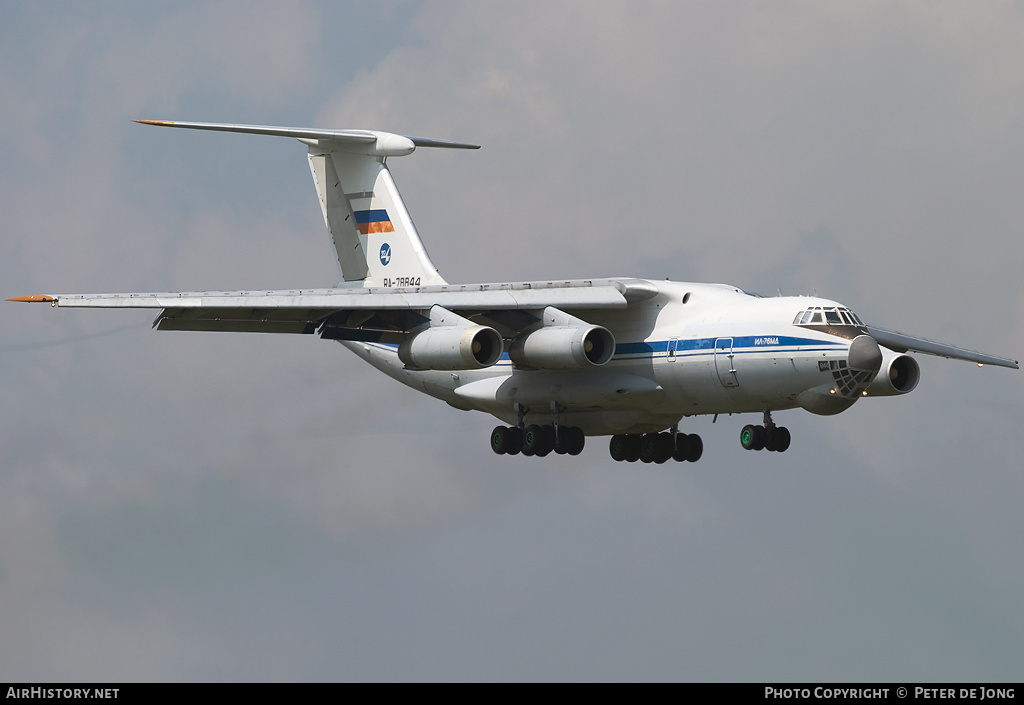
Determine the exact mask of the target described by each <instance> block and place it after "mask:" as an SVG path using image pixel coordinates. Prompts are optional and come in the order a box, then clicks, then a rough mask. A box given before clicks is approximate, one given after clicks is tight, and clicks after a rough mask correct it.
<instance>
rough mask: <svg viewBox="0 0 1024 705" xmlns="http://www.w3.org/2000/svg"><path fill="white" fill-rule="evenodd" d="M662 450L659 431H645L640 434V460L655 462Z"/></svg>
mask: <svg viewBox="0 0 1024 705" xmlns="http://www.w3.org/2000/svg"><path fill="white" fill-rule="evenodd" d="M660 450H661V443H660V439H659V438H658V434H657V433H645V434H644V435H642V436H640V462H642V463H653V462H654V461H655V459H656V458H657V457H658V453H659V451H660Z"/></svg>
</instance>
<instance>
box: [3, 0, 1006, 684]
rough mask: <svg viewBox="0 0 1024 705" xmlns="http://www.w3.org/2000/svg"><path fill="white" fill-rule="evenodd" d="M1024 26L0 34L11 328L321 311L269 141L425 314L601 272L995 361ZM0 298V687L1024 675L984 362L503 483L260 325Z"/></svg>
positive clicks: (292, 184) (647, 16)
mask: <svg viewBox="0 0 1024 705" xmlns="http://www.w3.org/2000/svg"><path fill="white" fill-rule="evenodd" d="M1022 66H1024V5H1021V4H1019V3H1010V2H990V3H984V4H970V5H968V4H966V3H963V4H961V3H932V2H904V3H899V4H893V3H889V2H856V3H852V2H851V3H815V2H808V3H770V4H765V3H738V2H732V3H685V2H670V3H613V2H603V3H569V2H562V3H555V4H552V3H515V4H513V5H509V4H507V3H487V2H465V3H459V2H425V3H418V2H417V3H412V2H398V1H391V2H381V3H365V4H348V5H343V6H340V7H339V6H336V5H335V4H333V3H331V4H318V3H306V2H293V3H284V2H274V3H268V4H264V5H259V4H255V3H250V2H245V3H242V2H234V3H233V2H227V3H205V2H204V3H172V4H169V5H168V4H163V5H159V6H158V5H149V4H145V5H141V6H140V5H138V4H137V3H123V4H117V3H102V4H98V3H97V4H92V5H90V4H82V3H67V4H63V5H62V4H58V3H32V4H29V3H4V4H3V5H0V127H2V129H0V180H2V184H0V214H2V216H0V222H2V230H3V235H2V237H0V262H2V263H3V267H2V271H3V277H2V281H3V287H2V289H3V291H2V292H0V293H3V295H4V298H6V297H7V296H15V295H21V294H29V293H42V292H101V291H139V290H157V291H165V290H187V289H196V288H235V287H238V288H271V287H291V286H324V285H330V284H332V283H333V282H334V277H335V266H336V265H335V264H334V262H333V260H332V252H331V248H330V245H329V241H328V239H327V236H326V233H325V230H324V226H323V222H322V219H321V216H320V211H319V208H318V206H317V202H316V196H315V192H314V189H313V187H312V181H311V179H310V176H309V171H308V167H307V165H306V160H305V155H304V150H303V149H302V147H301V146H300V145H298V144H296V143H295V142H294V141H290V140H285V139H275V138H259V137H253V136H239V135H216V134H203V133H182V132H178V131H171V130H159V129H155V128H147V127H143V126H140V125H136V124H133V123H131V122H130V120H131V119H132V118H153V119H169V120H197V121H224V122H248V123H264V124H285V125H296V126H315V127H336V128H342V127H358V128H376V129H383V130H389V131H394V132H400V133H406V134H416V135H424V136H430V137H437V138H442V139H455V140H464V141H475V142H478V143H480V144H482V145H483V146H484V148H483V149H481V150H480V151H479V152H473V153H466V152H453V153H447V152H439V151H430V150H421V151H420V152H417V153H416V154H415V155H413V156H412V157H409V158H405V159H401V160H396V161H395V162H394V164H393V165H392V171H393V173H394V175H395V178H396V181H397V182H398V184H399V187H400V188H401V189H402V192H403V195H404V197H405V199H406V202H407V205H408V206H409V209H410V211H411V213H412V215H413V217H414V219H415V220H416V223H417V226H418V228H419V230H420V233H421V235H422V236H423V238H424V240H425V243H426V245H427V247H428V249H429V250H430V253H431V255H432V257H433V259H434V262H435V263H436V264H437V265H438V266H439V267H440V269H441V272H442V274H443V275H444V276H445V277H446V278H447V279H448V280H449V281H453V282H460V281H462V282H465V281H494V280H503V279H516V280H523V279H542V278H546V277H566V278H567V277H577V276H609V275H628V276H644V277H651V278H663V277H671V278H673V279H681V280H695V281H724V282H729V283H733V284H736V285H739V286H743V287H744V288H749V289H753V290H759V291H764V292H766V293H774V292H775V291H776V290H777V289H781V291H782V292H783V293H787V294H795V293H812V292H817V293H818V294H820V295H823V296H829V297H831V298H835V299H838V300H840V301H843V302H844V303H846V304H847V305H849V306H850V307H852V308H853V309H854V310H855V311H857V312H858V313H859V314H860V315H861V317H862V318H865V319H867V320H869V321H870V322H872V323H874V324H876V325H881V326H887V327H892V328H897V329H899V330H903V331H906V332H908V333H912V334H917V335H922V336H926V337H930V338H935V339H939V340H944V341H948V342H952V343H958V344H961V345H964V346H967V347H972V348H977V349H981V350H985V351H990V352H993V353H996V354H1002V355H1007V356H1011V357H1017V358H1019V357H1020V356H1021V351H1022V350H1024V325H1022V323H1021V320H1022V317H1024V316H1022V314H1024V293H1022V290H1021V287H1020V263H1021V262H1022V261H1024V239H1022V238H1021V235H1020V228H1021V223H1022V222H1024V199H1022V198H1021V196H1020V194H1021V193H1022V192H1024V72H1022V71H1021V67H1022ZM151 318H152V313H151V312H113V311H57V310H53V309H51V308H49V307H45V306H27V305H20V304H13V303H11V304H2V305H0V329H2V330H3V336H2V337H0V375H2V384H3V389H4V402H3V404H2V406H0V680H12V679H13V680H24V681H32V680H152V679H157V680H196V679H201V680H250V679H261V680H262V679H267V680H307V679H324V680H343V679H360V680H367V679H369V680H376V679H388V680H390V679H395V680H405V679H428V680H429V679H531V680H538V679H540V680H543V679H558V680H563V679H611V680H618V679H670V680H689V679H695V680H761V679H765V680H807V679H830V680H904V681H909V680H943V681H948V680H978V681H987V680H993V681H995V680H1001V679H1002V680H1006V679H1010V680H1019V678H1020V655H1021V653H1024V606H1022V602H1021V600H1020V595H1021V594H1024V556H1022V550H1021V537H1022V535H1024V518H1022V515H1021V512H1020V506H1021V505H1022V504H1024V473H1022V472H1021V466H1022V462H1021V458H1022V457H1024V434H1021V433H1020V428H1019V426H1020V420H1021V418H1022V417H1024V414H1022V403H1021V401H1020V400H1021V398H1022V391H1024V390H1022V379H1024V378H1022V377H1021V374H1020V373H1019V372H1014V371H1010V370H1003V369H997V368H991V367H986V368H984V369H981V370H979V369H978V368H977V367H976V366H974V365H972V364H968V363H958V362H953V361H947V360H941V359H934V358H926V357H925V358H919V361H920V363H921V368H922V373H923V380H922V383H921V386H920V387H919V388H918V389H917V390H916V391H915V392H914V393H913V394H911V395H909V396H906V397H903V398H898V399H895V398H894V399H876V400H870V401H865V402H861V403H859V404H857V405H856V406H854V407H853V408H852V409H851V410H850V411H848V412H846V413H844V414H842V415H840V416H837V417H832V418H821V417H815V416H812V415H810V414H807V413H805V412H802V411H792V412H784V413H781V414H779V415H778V417H777V419H778V420H779V421H780V422H782V423H784V424H786V425H787V426H789V428H790V429H791V431H792V432H793V437H794V440H793V446H792V448H791V449H790V450H789V451H788V452H787V453H785V454H784V455H780V454H766V453H759V454H753V453H748V452H745V451H743V450H742V449H741V448H740V446H739V443H738V440H737V437H738V434H739V429H740V427H741V426H742V425H743V424H744V423H748V422H751V421H752V420H753V418H754V417H748V418H745V417H732V418H728V417H725V418H720V419H719V420H718V423H716V424H712V423H711V419H710V418H701V419H696V420H694V421H692V423H691V424H690V426H689V427H688V428H687V429H685V430H689V431H696V432H699V433H701V434H702V435H703V436H704V441H705V448H706V450H705V455H704V458H703V459H702V460H701V462H700V463H699V464H697V465H693V466H690V465H675V464H668V465H663V466H646V465H645V466H639V467H638V466H634V465H628V466H627V465H623V464H616V463H614V462H612V461H611V460H610V458H609V457H608V454H607V449H606V444H605V443H603V442H601V441H600V440H595V439H592V440H591V441H590V443H589V444H588V448H587V450H586V451H585V452H584V454H583V455H582V456H579V457H578V458H566V457H562V456H558V457H555V456H549V457H548V458H547V459H546V460H545V461H537V460H530V459H523V458H521V457H517V458H508V457H497V456H495V455H493V454H492V453H491V452H490V451H489V450H488V447H487V440H486V438H487V433H488V431H489V429H490V428H491V426H492V425H493V424H494V421H493V420H491V419H489V418H488V417H486V416H484V415H482V414H469V413H464V412H459V411H455V410H453V409H450V408H449V407H447V406H445V405H443V404H441V403H440V402H436V401H433V400H431V399H429V398H427V397H423V396H421V395H417V394H416V393H415V392H413V391H412V390H409V389H406V388H404V387H402V386H400V385H398V384H396V383H395V382H393V381H391V380H389V379H387V378H385V377H383V376H380V375H378V374H377V373H375V372H374V371H373V370H372V369H371V368H369V367H366V366H364V365H363V364H362V363H360V361H359V360H357V359H356V358H355V357H354V356H351V355H350V354H349V353H347V352H346V351H345V350H343V349H342V348H340V347H339V346H337V345H333V344H331V343H328V342H325V341H319V340H316V339H307V338H306V337H301V336H295V337H288V336H280V337H278V336H256V335H231V334H200V333H157V332H154V331H152V330H151V329H150V326H149V324H150V320H151Z"/></svg>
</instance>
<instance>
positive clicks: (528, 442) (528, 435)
mask: <svg viewBox="0 0 1024 705" xmlns="http://www.w3.org/2000/svg"><path fill="white" fill-rule="evenodd" d="M543 447H544V433H543V431H541V430H540V426H538V425H537V424H530V425H529V426H527V427H526V428H525V429H524V430H523V455H540V456H541V457H544V455H547V453H544V454H543V455H542V454H541V453H539V452H538V451H540V450H541V448H543Z"/></svg>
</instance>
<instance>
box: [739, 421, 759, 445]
mask: <svg viewBox="0 0 1024 705" xmlns="http://www.w3.org/2000/svg"><path fill="white" fill-rule="evenodd" d="M755 428H757V427H756V426H754V425H753V424H747V425H746V426H744V427H743V429H742V430H741V431H740V445H741V446H743V447H744V448H745V449H747V450H754V443H755V441H754V438H755V437H756V432H755V431H754V429H755Z"/></svg>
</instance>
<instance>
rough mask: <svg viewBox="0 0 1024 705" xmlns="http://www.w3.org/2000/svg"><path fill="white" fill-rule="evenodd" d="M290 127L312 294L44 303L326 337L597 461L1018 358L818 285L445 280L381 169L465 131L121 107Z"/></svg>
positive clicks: (754, 439)
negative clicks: (312, 215)
mask: <svg viewBox="0 0 1024 705" xmlns="http://www.w3.org/2000/svg"><path fill="white" fill-rule="evenodd" d="M138 122H141V123H144V124H147V125H158V126H163V127H180V128H187V129H193V130H215V131H222V132H242V133H250V134H256V135H276V136H281V137H291V138H294V139H297V140H298V141H299V142H301V143H302V144H304V145H305V146H306V147H307V148H308V158H309V166H310V170H311V171H312V174H313V181H314V182H315V184H316V190H317V194H318V195H319V197H320V208H321V210H322V211H323V216H324V221H325V222H326V224H327V229H328V231H329V233H330V235H331V238H332V240H333V243H334V247H335V250H336V251H337V256H338V264H339V266H340V269H341V281H340V282H339V283H338V284H337V285H336V286H334V287H333V288H328V289H301V290H299V289H297V290H285V291H230V292H213V291H192V292H182V293H163V294H151V293H125V294H69V295H65V294H46V295H33V296H21V297H16V298H14V299H12V300H14V301H47V302H49V303H50V304H51V305H52V306H82V307H95V308H154V309H161V311H160V314H159V315H158V316H157V318H156V320H155V321H154V323H153V325H154V327H156V328H158V329H160V330H190V331H236V332H255V333H304V334H306V335H319V336H320V337H321V338H324V339H327V340H337V341H338V342H340V343H341V344H342V345H344V346H345V347H346V348H348V349H349V350H351V351H352V352H354V353H355V354H356V355H358V356H359V357H361V358H363V359H364V360H366V361H367V362H368V363H370V364H371V365H373V366H374V367H376V368H377V369H379V370H381V371H382V372H384V373H385V374H387V375H389V376H391V377H393V378H395V379H396V380H398V381H399V382H402V383H403V384H406V385H408V386H410V387H412V388H413V389H416V390H418V391H421V392H425V393H426V394H429V395H430V396H432V397H436V398H438V399H441V400H443V401H445V402H447V403H448V404H450V405H451V406H453V407H455V408H457V409H463V410H477V411H484V412H487V413H489V414H492V415H493V416H495V417H497V418H498V419H500V420H501V422H502V425H500V426H497V427H496V428H495V429H494V430H493V431H492V433H491V437H490V445H491V449H492V450H493V451H494V452H495V453H498V454H508V455H516V454H518V453H522V454H523V455H528V456H530V455H534V456H541V457H543V456H545V455H547V454H549V453H550V452H551V451H554V452H556V453H568V454H570V455H577V454H579V453H580V452H581V451H582V450H583V446H584V441H585V438H586V437H587V436H611V440H610V443H609V449H610V452H611V456H612V458H614V459H615V460H619V461H621V460H625V461H636V460H643V461H644V462H658V463H662V462H665V461H667V460H668V459H670V458H672V459H675V460H677V461H684V460H685V461H691V462H692V461H696V460H698V459H699V458H700V457H701V454H702V452H703V442H702V441H701V438H700V436H698V435H696V434H687V433H684V432H680V430H679V425H680V422H681V421H682V420H683V419H685V418H687V417H691V416H696V415H705V414H714V415H716V416H717V415H718V414H744V413H751V414H760V415H761V417H762V419H763V420H762V421H761V423H758V424H748V425H745V426H743V428H742V429H741V431H740V434H739V436H740V443H741V444H742V445H743V447H744V448H747V449H749V450H762V449H765V450H769V451H777V452H781V451H785V450H786V449H787V448H788V447H789V445H790V433H789V431H788V430H787V429H786V428H785V427H783V426H778V425H776V424H775V422H774V421H773V420H772V412H774V411H779V410H783V409H793V408H797V407H800V408H803V409H806V410H807V411H810V412H812V413H815V414H823V415H829V414H838V413H840V412H842V411H845V410H846V409H849V408H850V407H851V406H852V405H853V404H854V402H856V401H858V400H859V399H860V398H861V397H872V396H895V395H900V394H907V393H909V392H911V391H913V390H914V388H915V387H916V386H917V384H918V381H919V379H920V367H919V366H918V364H917V362H916V361H915V360H914V358H913V357H910V356H908V355H907V354H906V353H908V352H917V353H925V354H929V355H939V356H942V357H947V358H954V359H958V360H969V361H972V362H976V363H978V364H979V365H982V364H990V365H999V366H1002V367H1010V368H1013V369H1017V368H1018V364H1017V361H1015V360H1011V359H1008V358H1003V357H996V356H994V355H986V354H983V353H979V352H974V351H971V350H966V349H964V348H960V347H956V346H953V345H945V344H942V343H936V342H932V341H929V340H924V339H922V338H916V337H912V336H909V335H904V334H902V333H895V332H892V331H888V330H882V329H880V328H875V327H874V326H870V325H867V324H865V323H864V322H863V321H862V320H861V319H860V318H859V317H858V316H857V315H856V314H855V313H853V312H852V311H851V310H850V309H849V308H847V307H846V306H843V305H842V304H840V303H838V302H835V301H829V300H827V299H821V298H817V297H804V296H800V297H791V296H781V295H780V296H778V297H771V298H765V297H761V296H757V295H754V294H751V293H748V292H746V291H743V290H742V289H738V288H736V287H733V286H727V285H723V284H694V283H688V282H673V281H654V280H648V279H632V278H628V277H614V278H610V279H584V280H577V281H541V282H510V283H494V284H449V283H448V282H446V281H445V280H444V279H442V278H441V276H440V274H439V273H438V270H437V269H436V268H435V267H434V265H433V263H432V262H431V261H430V257H429V256H428V255H427V252H426V250H425V249H424V247H423V243H422V242H421V241H420V237H419V235H418V233H417V232H416V228H415V227H414V226H413V222H412V219H411V218H410V217H409V213H408V211H407V210H406V208H405V205H404V203H403V202H402V199H401V197H400V196H399V193H398V189H397V188H396V187H395V182H394V181H393V180H392V177H391V172H390V170H389V168H388V160H389V158H391V157H401V156H405V155H408V154H411V153H412V152H413V151H414V150H415V149H416V148H417V147H437V148H454V149H477V148H478V147H477V145H472V144H464V143H459V142H447V141H442V140H434V139H424V138H419V137H404V136H402V135H397V134H391V133H387V132H378V131H372V130H316V129H299V128H290V127H263V126H254V125H223V124H212V123H186V122H165V121H151V120H139V121H138Z"/></svg>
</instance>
